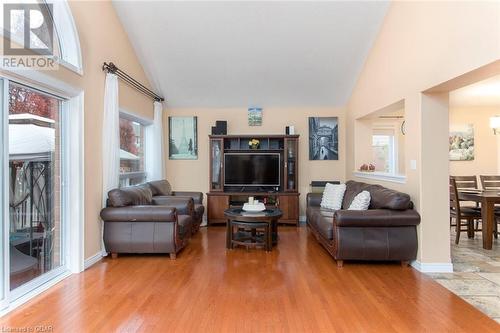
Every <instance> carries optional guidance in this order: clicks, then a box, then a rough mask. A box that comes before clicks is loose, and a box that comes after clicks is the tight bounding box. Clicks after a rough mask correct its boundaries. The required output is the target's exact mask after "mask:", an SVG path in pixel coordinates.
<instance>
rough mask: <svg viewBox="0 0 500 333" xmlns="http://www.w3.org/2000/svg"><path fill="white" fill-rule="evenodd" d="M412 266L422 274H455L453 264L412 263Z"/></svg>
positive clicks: (416, 261)
mask: <svg viewBox="0 0 500 333" xmlns="http://www.w3.org/2000/svg"><path fill="white" fill-rule="evenodd" d="M411 266H412V267H413V268H415V269H416V270H417V271H419V272H421V273H453V264H452V263H451V262H443V263H440V262H429V263H425V262H420V261H418V260H415V261H412V262H411Z"/></svg>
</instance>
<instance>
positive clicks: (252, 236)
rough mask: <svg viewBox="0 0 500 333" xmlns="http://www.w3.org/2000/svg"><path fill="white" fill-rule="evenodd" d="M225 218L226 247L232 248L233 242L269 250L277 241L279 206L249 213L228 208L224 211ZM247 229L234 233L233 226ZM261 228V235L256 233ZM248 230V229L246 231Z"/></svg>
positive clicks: (281, 213) (280, 212)
mask: <svg viewBox="0 0 500 333" xmlns="http://www.w3.org/2000/svg"><path fill="white" fill-rule="evenodd" d="M224 216H225V217H226V218H227V220H228V221H227V231H226V248H227V249H232V248H233V245H234V244H237V245H244V246H263V247H264V248H265V249H266V251H271V250H272V247H273V245H276V244H277V243H278V220H279V219H280V218H281V216H283V212H282V211H281V210H280V209H279V208H271V209H266V210H265V211H263V212H258V213H250V212H245V211H244V210H242V209H241V208H229V209H227V210H225V211H224ZM235 227H237V228H238V229H244V230H247V231H244V232H237V233H234V228H235ZM258 229H262V230H263V236H260V235H259V234H258V233H257V230H258ZM248 230H249V231H248Z"/></svg>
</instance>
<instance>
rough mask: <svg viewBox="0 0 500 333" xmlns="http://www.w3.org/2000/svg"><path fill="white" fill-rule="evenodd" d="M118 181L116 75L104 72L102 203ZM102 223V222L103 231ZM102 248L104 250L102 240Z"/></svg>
mask: <svg viewBox="0 0 500 333" xmlns="http://www.w3.org/2000/svg"><path fill="white" fill-rule="evenodd" d="M119 183H120V111H119V104H118V77H117V76H116V75H115V74H111V73H108V74H106V83H105V86H104V118H103V121H102V200H103V202H102V205H103V207H105V206H106V199H107V197H108V191H110V190H112V189H113V188H117V187H118V185H119ZM103 227H104V223H103V224H102V228H101V229H102V231H103ZM102 249H103V251H105V247H104V242H102Z"/></svg>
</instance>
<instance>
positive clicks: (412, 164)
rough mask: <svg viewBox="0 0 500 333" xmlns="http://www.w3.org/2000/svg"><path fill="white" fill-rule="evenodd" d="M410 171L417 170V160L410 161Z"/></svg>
mask: <svg viewBox="0 0 500 333" xmlns="http://www.w3.org/2000/svg"><path fill="white" fill-rule="evenodd" d="M410 169H412V170H417V160H410Z"/></svg>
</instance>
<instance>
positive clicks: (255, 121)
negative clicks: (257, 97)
mask: <svg viewBox="0 0 500 333" xmlns="http://www.w3.org/2000/svg"><path fill="white" fill-rule="evenodd" d="M248 126H262V108H248Z"/></svg>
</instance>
